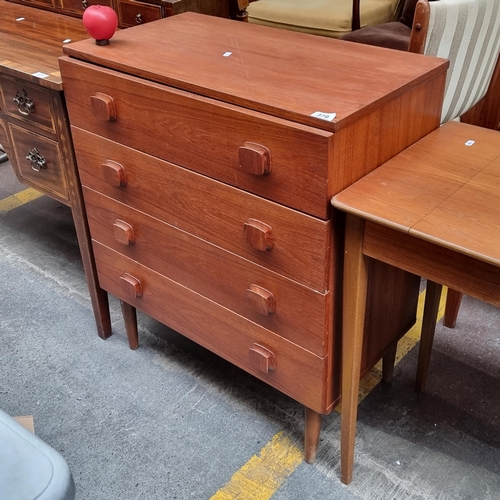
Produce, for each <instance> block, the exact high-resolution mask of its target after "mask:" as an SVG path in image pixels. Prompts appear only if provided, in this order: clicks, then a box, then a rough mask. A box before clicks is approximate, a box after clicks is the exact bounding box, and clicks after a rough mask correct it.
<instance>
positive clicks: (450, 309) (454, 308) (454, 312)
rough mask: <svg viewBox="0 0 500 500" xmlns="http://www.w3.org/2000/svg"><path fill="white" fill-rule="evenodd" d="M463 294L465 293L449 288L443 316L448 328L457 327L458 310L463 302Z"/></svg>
mask: <svg viewBox="0 0 500 500" xmlns="http://www.w3.org/2000/svg"><path fill="white" fill-rule="evenodd" d="M463 296H464V294H463V293H460V292H457V291H456V290H452V289H451V288H448V295H447V296H446V306H445V309H444V318H443V325H444V326H446V327H447V328H455V325H456V324H457V316H458V310H459V309H460V303H461V302H462V297H463Z"/></svg>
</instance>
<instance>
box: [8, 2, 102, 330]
mask: <svg viewBox="0 0 500 500" xmlns="http://www.w3.org/2000/svg"><path fill="white" fill-rule="evenodd" d="M0 19H1V21H0V144H1V145H2V146H3V147H4V148H5V151H6V152H7V154H8V157H9V160H10V162H11V164H12V167H13V168H14V171H15V173H16V175H17V177H18V178H19V180H20V181H21V182H22V183H24V184H27V185H29V186H32V187H33V188H35V189H36V190H38V191H40V192H42V193H44V194H46V195H48V196H50V197H52V198H55V199H56V200H59V201H60V202H61V203H64V204H65V205H68V206H70V207H71V211H72V214H73V220H74V222H75V227H76V232H77V236H78V243H79V247H80V251H81V255H82V260H83V264H84V268H85V273H86V276H87V283H88V287H89V294H90V298H91V301H92V306H93V310H94V316H95V320H96V324H97V329H98V332H99V335H100V336H101V337H103V338H106V337H107V336H108V335H109V334H110V333H111V321H110V318H109V307H108V297H107V294H106V292H105V291H104V290H102V289H101V288H100V287H99V284H98V281H97V271H96V269H95V264H94V258H93V255H92V248H91V242H90V234H89V229H88V225H87V220H86V216H85V210H84V206H83V197H82V191H81V186H80V179H79V176H78V171H77V168H76V161H75V155H74V152H73V143H72V140H71V134H70V129H69V120H68V114H67V111H66V106H65V102H64V96H63V89H62V81H61V75H60V72H59V65H58V57H60V56H61V55H62V46H63V44H64V41H65V40H66V41H69V40H73V41H76V40H83V39H85V38H87V37H88V35H87V33H86V31H85V30H84V29H83V26H82V23H81V20H79V19H73V18H69V17H65V16H60V15H58V14H55V13H53V12H45V11H41V10H37V9H32V8H30V7H25V6H22V5H15V4H11V3H8V2H4V1H3V0H0Z"/></svg>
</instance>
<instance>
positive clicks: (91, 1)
mask: <svg viewBox="0 0 500 500" xmlns="http://www.w3.org/2000/svg"><path fill="white" fill-rule="evenodd" d="M60 3H61V7H62V9H63V10H65V11H68V12H73V13H75V14H80V15H83V11H84V10H85V9H86V8H87V7H89V6H90V5H105V6H106V7H113V0H60Z"/></svg>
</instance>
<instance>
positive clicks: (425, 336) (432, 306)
mask: <svg viewBox="0 0 500 500" xmlns="http://www.w3.org/2000/svg"><path fill="white" fill-rule="evenodd" d="M442 289H443V287H442V285H439V284H438V283H434V282H433V281H429V280H427V291H426V292H425V304H424V317H423V318H422V334H421V337H420V348H419V351H418V365H417V380H416V383H415V391H417V392H423V391H424V389H425V384H426V382H427V374H428V371H429V364H430V360H431V352H432V343H433V342H434V332H435V331H436V320H437V315H438V310H439V301H440V299H441V290H442Z"/></svg>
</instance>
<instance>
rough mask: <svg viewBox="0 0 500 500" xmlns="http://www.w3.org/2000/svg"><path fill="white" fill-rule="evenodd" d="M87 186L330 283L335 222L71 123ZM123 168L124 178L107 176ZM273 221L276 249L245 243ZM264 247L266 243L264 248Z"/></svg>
mask: <svg viewBox="0 0 500 500" xmlns="http://www.w3.org/2000/svg"><path fill="white" fill-rule="evenodd" d="M72 136H73V141H74V145H75V151H76V156H77V163H78V167H79V170H80V179H81V182H82V184H83V185H85V186H88V187H90V188H92V189H94V190H96V191H99V192H101V193H103V194H105V195H107V196H109V197H112V198H115V199H117V200H118V201H121V202H122V203H124V204H127V205H131V206H133V207H134V208H136V209H138V210H141V211H142V212H145V213H148V214H150V215H152V216H153V217H156V218H158V219H162V220H163V221H165V222H167V223H168V224H171V225H172V226H175V227H178V228H180V229H183V230H184V231H187V232H189V233H191V234H194V235H195V236H198V237H200V238H203V239H204V240H207V241H209V242H210V243H213V244H215V245H217V246H220V247H223V248H224V249H226V250H229V251H230V252H233V253H236V254H238V255H241V256H243V257H245V258H247V259H249V260H251V261H253V262H256V263H258V264H260V265H263V266H265V267H267V268H269V269H271V270H273V271H275V272H277V273H279V274H283V275H285V276H287V277H288V278H291V279H294V280H295V281H298V282H300V283H302V284H304V285H306V286H308V287H310V288H313V289H314V290H317V291H320V292H325V291H326V290H328V284H329V277H328V276H329V270H330V267H329V264H330V261H331V256H330V253H331V252H330V228H331V223H330V221H322V220H320V219H316V218H314V217H310V216H308V215H305V214H302V213H300V212H297V211H295V210H291V209H288V208H285V207H282V206H281V205H278V204H276V203H272V202H270V201H267V200H264V199H262V198H259V197H257V196H254V195H252V194H249V193H245V192H243V191H241V190H239V189H236V188H233V187H231V186H228V185H226V184H223V183H221V182H217V181H214V180H213V179H210V178H208V177H205V176H203V175H200V174H197V173H195V172H191V171H189V170H186V169H184V168H181V167H178V166H176V165H172V164H170V163H167V162H165V161H161V160H158V159H157V158H154V157H152V156H148V155H145V154H143V153H139V152H138V151H135V150H133V149H131V148H127V147H125V146H122V145H119V144H117V143H115V142H112V141H109V140H106V139H103V138H100V137H97V136H95V135H93V134H90V133H88V132H84V131H82V130H80V129H78V128H75V127H72ZM116 165H119V166H121V167H122V168H123V175H124V178H125V181H124V182H125V185H123V186H120V185H112V184H113V182H114V183H115V184H119V181H117V180H116V178H113V177H111V178H108V177H107V176H109V175H110V173H113V172H114V170H113V168H119V167H117V166H116ZM251 220H257V221H262V222H264V223H265V224H266V225H268V226H269V227H270V228H271V231H272V238H273V242H272V248H269V249H258V248H255V246H252V244H251V243H248V242H247V239H246V237H247V235H246V234H245V227H246V226H245V224H248V223H249V221H251ZM266 248H267V247H266Z"/></svg>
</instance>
